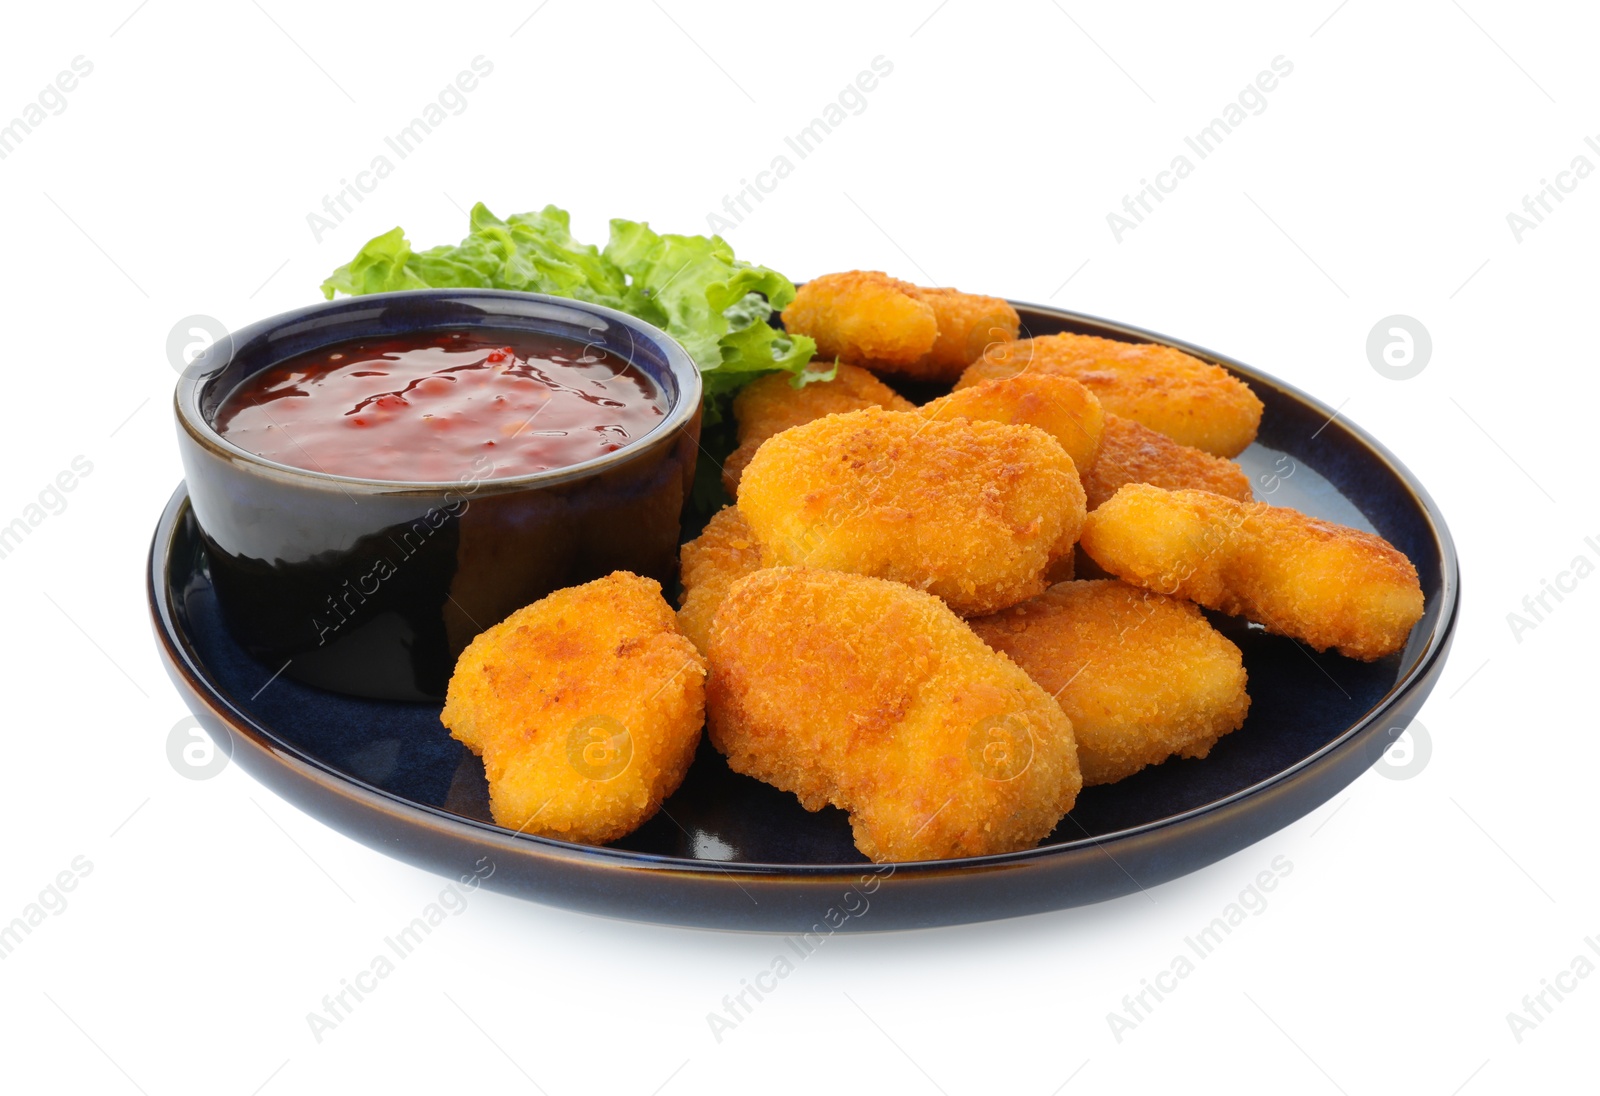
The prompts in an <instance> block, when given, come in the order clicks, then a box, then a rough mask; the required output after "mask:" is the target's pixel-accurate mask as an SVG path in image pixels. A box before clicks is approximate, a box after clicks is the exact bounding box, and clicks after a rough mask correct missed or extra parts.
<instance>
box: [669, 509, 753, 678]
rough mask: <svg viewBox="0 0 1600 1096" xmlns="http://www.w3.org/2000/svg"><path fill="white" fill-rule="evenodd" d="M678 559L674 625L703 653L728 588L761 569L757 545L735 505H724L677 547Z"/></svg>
mask: <svg viewBox="0 0 1600 1096" xmlns="http://www.w3.org/2000/svg"><path fill="white" fill-rule="evenodd" d="M678 559H679V562H680V566H679V573H680V576H681V578H682V580H683V594H682V596H681V597H679V599H678V605H679V609H678V626H679V627H680V628H682V629H683V634H684V635H686V636H688V637H689V639H690V641H691V642H693V643H694V645H695V646H696V647H698V648H699V649H700V653H701V654H704V653H705V650H706V644H707V642H708V641H709V640H710V638H711V619H712V617H713V616H715V615H716V612H717V606H718V605H721V604H722V598H723V596H724V595H726V594H727V592H728V587H729V586H732V585H733V584H734V583H735V582H737V581H738V580H739V579H741V578H743V577H744V576H745V575H748V574H750V573H752V572H754V571H759V570H761V544H760V543H759V542H758V541H757V540H756V537H755V534H754V533H752V532H751V531H750V526H749V525H747V524H745V520H744V515H742V514H740V513H739V508H738V507H737V506H724V507H723V508H722V509H721V510H718V511H717V513H716V515H715V516H714V517H712V519H711V520H710V521H709V522H707V523H706V527H705V529H704V530H703V531H702V532H701V533H700V535H699V536H698V537H695V538H694V539H693V540H691V541H689V542H687V543H686V544H684V546H683V547H682V548H680V549H679V550H678Z"/></svg>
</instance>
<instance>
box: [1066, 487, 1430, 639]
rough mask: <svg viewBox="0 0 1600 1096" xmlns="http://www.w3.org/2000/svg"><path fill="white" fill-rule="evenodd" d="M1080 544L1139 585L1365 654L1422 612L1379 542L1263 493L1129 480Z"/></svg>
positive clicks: (1412, 576) (1402, 633) (1391, 551)
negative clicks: (1170, 487) (1253, 496)
mask: <svg viewBox="0 0 1600 1096" xmlns="http://www.w3.org/2000/svg"><path fill="white" fill-rule="evenodd" d="M1083 548H1084V551H1085V552H1087V553H1088V554H1089V557H1090V558H1091V559H1093V560H1094V561H1095V563H1097V564H1099V565H1100V566H1101V567H1103V568H1105V569H1106V571H1108V572H1109V573H1111V574H1113V575H1116V576H1117V577H1119V578H1122V579H1125V580H1127V581H1128V582H1131V583H1134V584H1135V585H1137V586H1143V587H1145V588H1146V589H1149V590H1155V591H1157V592H1158V593H1163V594H1169V595H1174V596H1177V597H1184V598H1188V599H1189V600H1190V601H1196V602H1199V603H1200V604H1201V605H1204V606H1207V607H1208V608H1212V609H1220V610H1221V611H1222V612H1224V613H1228V614H1230V615H1232V616H1242V617H1246V618H1248V619H1250V620H1253V621H1256V622H1257V623H1259V624H1261V625H1263V626H1264V627H1265V628H1266V629H1267V631H1269V632H1274V633H1276V634H1278V635H1285V636H1292V637H1294V638H1295V639H1300V640H1304V641H1305V642H1306V643H1308V644H1309V645H1311V646H1312V647H1314V648H1315V649H1317V650H1319V651H1326V650H1328V649H1329V648H1333V649H1334V650H1337V651H1338V652H1339V653H1340V654H1343V655H1348V656H1349V657H1351V658H1359V659H1362V660H1364V661H1368V662H1370V661H1372V660H1374V659H1378V658H1382V657H1384V656H1385V655H1390V654H1393V653H1394V652H1396V651H1398V650H1399V649H1400V648H1401V647H1403V646H1405V643H1406V639H1407V637H1409V636H1410V634H1411V628H1412V626H1413V625H1414V624H1416V623H1417V621H1418V620H1420V619H1422V586H1421V584H1420V583H1419V582H1418V581H1417V569H1416V568H1415V567H1413V566H1412V565H1411V561H1410V560H1408V559H1407V558H1406V557H1405V556H1404V555H1403V554H1401V553H1400V552H1399V551H1398V550H1397V549H1396V548H1395V547H1394V546H1393V545H1391V544H1390V543H1389V542H1388V541H1386V540H1384V539H1383V538H1382V537H1379V536H1374V535H1373V534H1371V533H1363V532H1361V531H1360V530H1357V529H1348V528H1346V527H1344V526H1342V525H1334V524H1332V523H1331V522H1326V521H1320V520H1318V519H1317V518H1312V517H1307V516H1306V515H1305V514H1302V513H1300V512H1299V511H1297V510H1289V509H1285V508H1283V507H1279V506H1268V505H1266V504H1265V503H1259V502H1239V501H1238V500H1236V499H1229V498H1223V497H1222V496H1221V495H1213V494H1211V493H1210V492H1207V491H1163V490H1161V488H1159V487H1151V486H1150V485H1148V484H1139V483H1136V484H1129V485H1128V486H1126V487H1124V488H1122V490H1120V491H1118V492H1117V493H1116V494H1115V495H1114V496H1112V498H1111V500H1110V501H1108V502H1106V503H1105V504H1104V505H1102V506H1101V507H1100V508H1099V509H1098V510H1096V511H1095V512H1094V513H1092V514H1090V515H1089V518H1088V520H1087V521H1086V522H1085V523H1084V529H1083Z"/></svg>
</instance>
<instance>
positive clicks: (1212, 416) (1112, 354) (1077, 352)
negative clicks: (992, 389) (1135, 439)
mask: <svg viewBox="0 0 1600 1096" xmlns="http://www.w3.org/2000/svg"><path fill="white" fill-rule="evenodd" d="M1032 371H1039V372H1045V373H1062V374H1065V375H1066V376H1069V377H1072V378H1074V379H1076V380H1079V381H1082V382H1083V383H1084V384H1085V385H1086V386H1088V388H1089V390H1090V391H1091V392H1093V393H1094V394H1095V395H1096V396H1098V397H1099V398H1100V402H1101V404H1103V405H1104V406H1105V409H1106V410H1107V411H1109V412H1110V413H1112V414H1114V415H1121V416H1122V417H1123V418H1125V419H1133V420H1134V421H1135V422H1141V423H1143V424H1144V425H1146V426H1148V427H1149V428H1150V429H1152V430H1156V431H1159V432H1160V433H1163V434H1165V435H1167V437H1169V438H1171V439H1172V440H1173V441H1176V442H1178V443H1180V444H1182V445H1192V446H1194V447H1195V448H1196V449H1203V450H1205V451H1206V452H1207V453H1210V454H1212V455H1213V456H1218V457H1236V456H1238V455H1239V454H1240V453H1241V452H1243V451H1244V449H1245V447H1246V446H1248V445H1249V444H1250V443H1251V442H1252V441H1254V440H1255V436H1256V429H1257V428H1258V427H1259V426H1260V425H1261V411H1262V404H1261V401H1260V400H1259V399H1257V398H1256V394H1255V393H1254V392H1252V391H1250V386H1249V385H1247V384H1245V383H1244V382H1243V381H1241V380H1239V379H1238V378H1236V377H1234V376H1233V374H1231V373H1229V372H1228V371H1227V370H1226V369H1223V368H1222V367H1221V366H1216V365H1210V364H1208V363H1206V362H1203V361H1201V360H1200V359H1199V358H1196V357H1193V356H1192V355H1189V354H1185V353H1184V352H1183V351H1181V350H1174V349H1173V348H1172V347H1170V346H1159V345H1157V344H1155V343H1126V342H1118V341H1116V340H1114V339H1101V338H1096V337H1095V336H1092V335H1043V336H1040V337H1039V338H1035V339H1022V340H1020V341H1017V342H1010V343H998V344H996V345H994V346H991V347H990V348H989V349H988V351H986V352H985V353H984V356H983V357H982V358H981V359H980V360H978V361H976V362H973V363H972V365H970V366H968V367H967V370H966V371H965V372H964V373H962V374H961V379H960V380H959V381H957V382H956V387H957V388H966V387H968V386H969V385H973V384H976V383H978V382H979V381H985V380H992V379H994V378H995V377H1009V376H1013V375H1015V374H1017V373H1023V372H1032Z"/></svg>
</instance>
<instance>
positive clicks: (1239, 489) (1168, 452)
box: [963, 386, 1255, 510]
mask: <svg viewBox="0 0 1600 1096" xmlns="http://www.w3.org/2000/svg"><path fill="white" fill-rule="evenodd" d="M980 387H981V386H980ZM963 391H967V390H966V389H963ZM1129 483H1148V484H1152V485H1154V486H1156V487H1161V488H1164V489H1165V490H1168V491H1178V490H1184V489H1188V490H1194V491H1210V492H1211V493H1212V494H1215V495H1226V496H1227V497H1228V498H1231V499H1238V500H1239V501H1241V502H1249V501H1250V500H1251V499H1252V498H1254V497H1255V496H1254V495H1253V494H1252V493H1251V490H1250V477H1249V476H1247V475H1245V474H1244V469H1243V468H1240V467H1239V466H1238V465H1237V464H1235V463H1234V462H1233V461H1231V460H1228V459H1227V458H1226V457H1213V456H1212V455H1211V454H1210V453H1207V452H1205V451H1204V450H1201V449H1196V448H1194V447H1193V446H1190V445H1179V444H1178V443H1177V442H1175V441H1173V440H1172V439H1171V438H1169V437H1167V436H1166V435H1165V434H1161V433H1158V432H1156V431H1154V430H1152V429H1150V428H1149V427H1148V426H1145V425H1144V424H1143V423H1138V422H1134V421H1133V420H1132V419H1125V418H1123V417H1122V416H1120V415H1107V416H1106V428H1105V432H1104V434H1103V435H1102V436H1101V440H1100V453H1099V456H1098V458H1097V459H1096V460H1095V462H1094V463H1093V464H1091V465H1090V466H1089V470H1088V471H1087V472H1085V473H1084V474H1083V490H1084V493H1085V494H1087V495H1088V496H1089V509H1091V510H1094V509H1097V508H1098V507H1099V506H1100V504H1101V503H1103V502H1105V501H1106V500H1107V499H1108V498H1110V497H1111V496H1112V495H1114V494H1116V493H1117V491H1118V490H1119V489H1120V488H1121V487H1122V486H1123V485H1124V484H1129Z"/></svg>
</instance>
